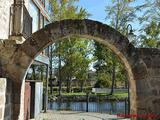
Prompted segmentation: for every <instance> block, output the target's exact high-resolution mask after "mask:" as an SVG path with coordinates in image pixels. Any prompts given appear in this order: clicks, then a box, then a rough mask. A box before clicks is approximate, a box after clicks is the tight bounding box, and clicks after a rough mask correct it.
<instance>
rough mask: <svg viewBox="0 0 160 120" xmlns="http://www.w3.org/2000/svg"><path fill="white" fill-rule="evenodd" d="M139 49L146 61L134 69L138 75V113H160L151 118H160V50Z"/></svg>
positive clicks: (157, 119) (156, 119)
mask: <svg viewBox="0 0 160 120" xmlns="http://www.w3.org/2000/svg"><path fill="white" fill-rule="evenodd" d="M138 51H139V56H140V58H141V59H142V60H143V61H144V63H143V65H142V64H141V65H138V66H137V70H135V71H134V73H135V74H136V77H137V78H136V86H137V107H138V113H137V114H140V115H143V114H145V115H147V114H148V115H153V114H154V115H158V116H159V117H152V118H150V119H152V120H159V119H160V113H159V111H160V110H159V109H160V50H159V49H155V48H139V49H138ZM142 66H144V67H142ZM144 68H146V69H144Z"/></svg>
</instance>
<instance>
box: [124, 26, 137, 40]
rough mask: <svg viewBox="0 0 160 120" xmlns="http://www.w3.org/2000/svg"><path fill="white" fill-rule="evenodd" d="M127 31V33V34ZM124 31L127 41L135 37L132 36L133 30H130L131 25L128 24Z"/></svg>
mask: <svg viewBox="0 0 160 120" xmlns="http://www.w3.org/2000/svg"><path fill="white" fill-rule="evenodd" d="M129 27H130V30H129ZM128 30H129V32H128ZM126 31H127V33H126V35H127V38H128V39H129V40H130V38H133V37H135V35H134V33H133V29H132V25H131V24H128V25H127V28H126ZM130 42H131V41H130Z"/></svg>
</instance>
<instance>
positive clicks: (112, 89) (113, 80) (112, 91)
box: [110, 55, 116, 95]
mask: <svg viewBox="0 0 160 120" xmlns="http://www.w3.org/2000/svg"><path fill="white" fill-rule="evenodd" d="M115 67H116V64H115V58H114V55H113V77H112V88H111V92H110V94H111V95H113V93H114V82H115V77H116V76H115Z"/></svg>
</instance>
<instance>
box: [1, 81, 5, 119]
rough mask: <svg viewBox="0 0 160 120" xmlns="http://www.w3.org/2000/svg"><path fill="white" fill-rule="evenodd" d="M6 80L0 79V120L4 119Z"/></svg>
mask: <svg viewBox="0 0 160 120" xmlns="http://www.w3.org/2000/svg"><path fill="white" fill-rule="evenodd" d="M6 85H7V83H6V78H0V120H3V119H4V110H5V93H6Z"/></svg>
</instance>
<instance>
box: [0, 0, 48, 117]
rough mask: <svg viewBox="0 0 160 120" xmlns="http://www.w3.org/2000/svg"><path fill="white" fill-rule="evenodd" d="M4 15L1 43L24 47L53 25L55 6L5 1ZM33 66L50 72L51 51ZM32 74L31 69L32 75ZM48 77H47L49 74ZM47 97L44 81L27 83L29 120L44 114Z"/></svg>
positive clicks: (43, 1) (0, 9) (44, 0)
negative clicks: (31, 36) (37, 32)
mask: <svg viewBox="0 0 160 120" xmlns="http://www.w3.org/2000/svg"><path fill="white" fill-rule="evenodd" d="M0 14H1V17H0V21H1V22H0V27H1V28H3V29H1V32H0V39H3V40H5V42H16V44H22V43H23V42H25V40H26V39H27V38H28V37H29V36H30V35H31V34H32V33H34V32H36V31H37V30H39V29H41V28H43V27H44V26H45V25H47V24H49V23H50V22H51V3H50V2H49V0H2V1H0ZM32 64H33V65H41V66H46V69H47V70H46V71H48V66H49V48H46V49H44V51H43V52H42V53H40V55H38V56H37V57H36V58H35V59H34V61H33V63H32ZM30 71H31V70H30V69H29V70H28V72H30ZM44 75H45V76H46V77H47V73H45V74H44ZM46 79H48V78H46ZM43 93H44V91H43V81H42V80H41V81H37V80H27V79H26V82H25V100H24V103H25V106H24V117H25V119H29V118H34V117H36V116H37V115H38V113H40V111H42V107H43V106H44V104H45V103H44V101H43V99H44V98H43ZM35 96H36V97H35ZM46 101H47V99H46V100H45V102H46ZM44 107H45V106H44ZM10 114H11V113H10Z"/></svg>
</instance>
